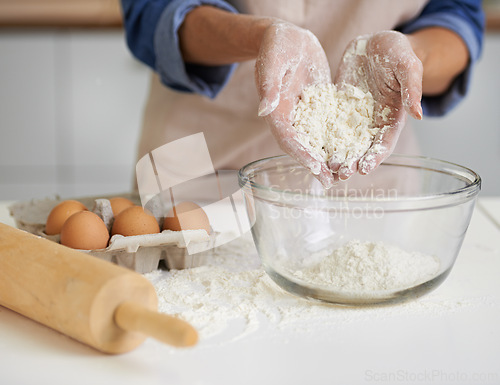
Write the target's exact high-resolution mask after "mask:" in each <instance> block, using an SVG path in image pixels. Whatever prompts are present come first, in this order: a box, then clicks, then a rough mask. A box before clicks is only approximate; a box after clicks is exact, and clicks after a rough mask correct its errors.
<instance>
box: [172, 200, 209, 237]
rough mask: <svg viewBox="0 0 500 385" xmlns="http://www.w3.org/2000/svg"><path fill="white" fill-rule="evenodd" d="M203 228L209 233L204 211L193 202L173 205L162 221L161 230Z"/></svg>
mask: <svg viewBox="0 0 500 385" xmlns="http://www.w3.org/2000/svg"><path fill="white" fill-rule="evenodd" d="M200 229H203V230H205V231H206V232H207V233H208V234H210V222H209V220H208V216H207V214H206V213H205V211H204V210H203V209H202V208H201V207H200V206H198V205H197V204H196V203H194V202H187V201H186V202H181V203H179V204H177V205H176V206H174V207H173V208H172V209H171V210H170V211H169V212H168V213H167V215H166V217H165V219H164V221H163V230H173V231H180V230H200Z"/></svg>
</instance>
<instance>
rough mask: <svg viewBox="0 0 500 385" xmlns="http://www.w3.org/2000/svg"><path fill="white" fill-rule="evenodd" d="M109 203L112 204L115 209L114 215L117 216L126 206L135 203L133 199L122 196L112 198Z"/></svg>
mask: <svg viewBox="0 0 500 385" xmlns="http://www.w3.org/2000/svg"><path fill="white" fill-rule="evenodd" d="M109 203H110V204H111V210H113V215H114V216H115V217H116V216H117V215H118V214H120V213H121V212H122V211H123V210H125V209H126V208H128V207H131V206H134V203H133V202H132V201H131V200H129V199H127V198H122V197H114V198H111V199H110V200H109Z"/></svg>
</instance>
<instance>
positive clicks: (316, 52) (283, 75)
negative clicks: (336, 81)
mask: <svg viewBox="0 0 500 385" xmlns="http://www.w3.org/2000/svg"><path fill="white" fill-rule="evenodd" d="M255 79H256V85H257V91H258V93H259V97H260V105H259V116H264V117H265V118H266V121H267V122H268V124H269V125H270V128H271V132H272V133H273V135H274V137H275V138H276V140H277V141H278V144H279V145H280V147H281V149H282V150H283V151H284V152H286V153H287V154H289V155H290V156H291V157H293V158H294V159H296V160H297V161H298V162H299V163H300V164H302V165H303V166H304V167H306V168H307V169H309V170H310V171H311V172H312V173H313V174H314V175H315V176H316V178H317V179H318V180H319V181H320V182H321V183H322V184H323V186H325V187H326V188H329V187H331V186H332V185H333V183H334V181H335V179H336V178H335V176H334V175H333V174H332V172H331V170H330V169H329V167H328V165H327V163H326V161H325V160H324V159H323V158H322V157H321V156H320V155H319V154H314V153H311V152H310V151H309V150H307V149H306V148H305V147H304V146H303V145H302V144H300V143H299V141H298V139H297V133H296V131H295V129H294V128H293V127H292V124H293V118H294V108H295V106H296V105H297V102H298V100H299V97H300V94H301V92H302V90H303V89H304V88H306V87H307V86H309V85H312V84H317V83H331V75H330V67H329V65H328V60H327V58H326V55H325V52H324V51H323V48H322V47H321V45H320V43H319V41H318V39H317V38H316V36H314V35H313V34H312V33H311V32H310V31H308V30H305V29H302V28H299V27H297V26H295V25H293V24H290V23H287V22H284V21H275V22H274V23H272V24H271V25H270V26H269V27H268V28H267V29H266V32H265V33H264V36H263V39H262V43H261V46H260V50H259V54H258V56H257V61H256V64H255Z"/></svg>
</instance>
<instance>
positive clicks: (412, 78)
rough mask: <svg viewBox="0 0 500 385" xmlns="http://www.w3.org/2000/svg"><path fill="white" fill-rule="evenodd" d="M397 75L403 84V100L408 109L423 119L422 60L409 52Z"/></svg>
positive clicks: (417, 117)
mask: <svg viewBox="0 0 500 385" xmlns="http://www.w3.org/2000/svg"><path fill="white" fill-rule="evenodd" d="M395 76H396V79H397V80H398V82H399V84H400V86H401V100H402V102H403V106H404V107H405V109H406V111H407V112H408V113H409V114H410V115H411V116H412V117H414V118H415V119H418V120H421V119H422V116H423V112H422V105H421V100H422V76H423V66H422V62H421V61H420V60H419V59H418V58H417V56H416V55H415V54H413V53H412V54H408V55H407V56H406V57H405V59H404V60H401V61H400V62H399V63H398V64H397V66H396V70H395Z"/></svg>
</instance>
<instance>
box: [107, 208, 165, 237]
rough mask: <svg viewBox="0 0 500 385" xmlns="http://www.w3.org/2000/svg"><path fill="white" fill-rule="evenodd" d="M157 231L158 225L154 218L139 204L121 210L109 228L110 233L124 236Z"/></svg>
mask: <svg viewBox="0 0 500 385" xmlns="http://www.w3.org/2000/svg"><path fill="white" fill-rule="evenodd" d="M159 232H160V226H158V222H157V221H156V218H155V217H154V216H153V215H151V213H150V212H149V211H147V210H144V209H143V208H142V207H141V206H132V207H129V208H127V209H125V210H123V211H122V212H121V213H120V214H118V216H117V217H116V218H115V221H114V222H113V227H112V228H111V235H115V234H121V235H124V236H126V237H128V236H131V235H142V234H154V233H159Z"/></svg>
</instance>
